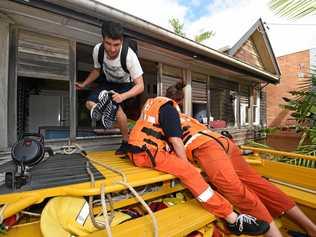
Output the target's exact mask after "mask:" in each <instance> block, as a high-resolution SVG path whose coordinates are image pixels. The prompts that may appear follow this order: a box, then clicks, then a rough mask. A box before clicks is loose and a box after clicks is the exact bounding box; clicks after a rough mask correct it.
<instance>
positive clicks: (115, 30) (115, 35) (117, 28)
mask: <svg viewBox="0 0 316 237" xmlns="http://www.w3.org/2000/svg"><path fill="white" fill-rule="evenodd" d="M102 37H103V38H105V37H109V38H111V39H122V38H123V27H122V25H121V24H120V23H117V22H114V21H105V22H103V24H102Z"/></svg>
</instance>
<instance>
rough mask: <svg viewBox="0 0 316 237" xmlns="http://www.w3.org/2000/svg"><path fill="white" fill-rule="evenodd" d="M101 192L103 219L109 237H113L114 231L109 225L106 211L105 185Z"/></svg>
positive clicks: (102, 186)
mask: <svg viewBox="0 0 316 237" xmlns="http://www.w3.org/2000/svg"><path fill="white" fill-rule="evenodd" d="M100 191H101V205H102V212H103V217H104V223H105V229H106V233H107V235H108V237H112V230H111V226H110V223H109V216H108V211H107V209H106V202H105V189H104V184H102V185H101V190H100Z"/></svg>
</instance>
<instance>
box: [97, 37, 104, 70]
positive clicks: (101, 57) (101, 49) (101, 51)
mask: <svg viewBox="0 0 316 237" xmlns="http://www.w3.org/2000/svg"><path fill="white" fill-rule="evenodd" d="M103 61H104V44H103V43H101V45H100V47H99V52H98V62H99V64H100V65H101V68H100V70H101V71H100V75H101V74H104V72H103Z"/></svg>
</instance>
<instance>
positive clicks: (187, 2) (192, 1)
mask: <svg viewBox="0 0 316 237" xmlns="http://www.w3.org/2000/svg"><path fill="white" fill-rule="evenodd" d="M212 2H213V1H207V0H179V3H180V4H182V5H184V6H187V7H188V10H187V13H186V17H187V18H188V20H190V21H195V20H197V19H199V18H200V17H201V16H204V15H207V14H208V13H209V10H208V8H207V6H208V5H209V4H211V3H212Z"/></svg>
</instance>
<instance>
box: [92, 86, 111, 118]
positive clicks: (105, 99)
mask: <svg viewBox="0 0 316 237" xmlns="http://www.w3.org/2000/svg"><path fill="white" fill-rule="evenodd" d="M109 102H110V98H109V95H108V92H107V91H106V90H104V91H101V92H100V95H99V103H97V104H96V106H94V107H93V108H92V109H91V111H90V116H91V118H92V119H94V120H96V121H99V120H100V119H101V117H102V114H103V112H104V110H105V109H106V107H107V105H108V104H109Z"/></svg>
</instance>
